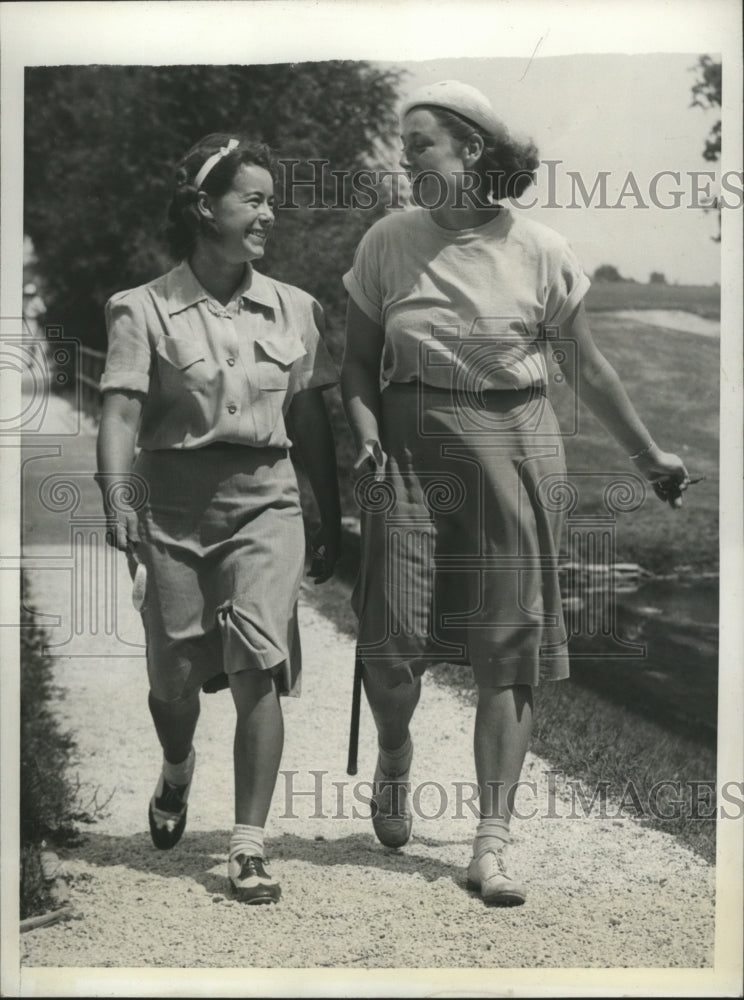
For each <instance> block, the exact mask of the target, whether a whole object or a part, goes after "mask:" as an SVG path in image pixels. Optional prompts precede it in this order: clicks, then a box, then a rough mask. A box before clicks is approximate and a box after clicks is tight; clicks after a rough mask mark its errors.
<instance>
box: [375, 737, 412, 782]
mask: <svg viewBox="0 0 744 1000" xmlns="http://www.w3.org/2000/svg"><path fill="white" fill-rule="evenodd" d="M377 746H378V749H379V751H380V767H381V769H382V773H383V774H384V775H385V776H386V777H388V778H397V777H399V776H400V775H401V774H406V772H407V771H409V770H410V767H411V759H412V758H413V743H412V742H411V737H410V736H407V737H406V742H405V743H404V744H403V746H401V747H398V749H397V750H388V749H387V748H386V747H384V746H382V744H381V743H380V742H379V740H378V743H377Z"/></svg>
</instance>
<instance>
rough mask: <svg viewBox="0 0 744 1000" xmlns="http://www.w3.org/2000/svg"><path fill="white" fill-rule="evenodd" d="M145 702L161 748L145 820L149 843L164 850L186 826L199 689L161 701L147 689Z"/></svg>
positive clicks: (176, 839)
mask: <svg viewBox="0 0 744 1000" xmlns="http://www.w3.org/2000/svg"><path fill="white" fill-rule="evenodd" d="M148 704H149V706H150V714H151V715H152V720H153V722H154V723H155V731H156V732H157V734H158V739H159V741H160V745H161V747H162V748H163V767H162V770H161V772H160V776H159V777H158V782H157V785H156V786H155V792H154V793H153V796H152V798H151V799H150V805H149V808H148V821H149V824H150V835H151V837H152V842H153V844H154V845H155V846H156V847H157V848H159V849H160V850H162V851H167V850H170V848H171V847H174V846H175V845H176V844H177V843H178V841H179V840H180V839H181V836H182V835H183V831H184V830H185V828H186V813H187V810H188V800H189V791H190V789H191V779H192V776H193V773H194V751H193V739H194V732H195V730H196V723H197V722H198V720H199V692H198V690H197V691H193V692H191V694H188V695H186V696H185V697H183V698H178V699H176V700H175V701H161V700H160V699H159V698H156V697H155V695H154V694H153V693H152V692H150V695H149V698H148Z"/></svg>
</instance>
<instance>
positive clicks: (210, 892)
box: [21, 549, 714, 995]
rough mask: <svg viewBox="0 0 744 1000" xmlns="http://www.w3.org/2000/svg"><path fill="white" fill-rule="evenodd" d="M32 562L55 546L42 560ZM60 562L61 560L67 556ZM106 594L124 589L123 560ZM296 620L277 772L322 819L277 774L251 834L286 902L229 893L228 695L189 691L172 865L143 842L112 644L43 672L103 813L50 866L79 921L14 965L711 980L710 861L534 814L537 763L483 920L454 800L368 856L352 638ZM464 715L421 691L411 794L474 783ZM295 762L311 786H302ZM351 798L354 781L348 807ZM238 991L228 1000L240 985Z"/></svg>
mask: <svg viewBox="0 0 744 1000" xmlns="http://www.w3.org/2000/svg"><path fill="white" fill-rule="evenodd" d="M39 555H40V553H38V552H37V553H35V552H34V551H33V550H31V551H29V552H27V557H28V560H29V564H30V565H33V564H34V563H35V564H36V568H35V569H33V570H32V572H31V579H32V584H33V593H34V600H35V603H36V605H37V607H38V608H39V609H40V610H43V611H44V612H45V613H47V614H59V615H60V616H61V632H60V634H61V635H63V636H64V634H65V633H64V624H65V621H69V619H70V610H69V605H70V600H71V595H70V590H69V588H65V587H61V586H60V574H59V568H58V569H57V571H56V572H55V570H54V568H53V566H54V565H55V563H54V558H52V559H51V560H49V561H48V564H47V565H46V566H42V564H41V561H40V560H39V559H38V558H36V559H35V558H34V557H35V556H37V557H38V556H39ZM45 556H46V557H49V556H55V553H52V552H50V551H49V550H48V549H47V550H45ZM56 558H57V565H58V566H59V565H61V563H60V560H62V559H63V552H62V551H60V552H57V553H56ZM118 583H119V585H120V587H121V594H122V595H125V594H126V590H127V587H128V578H127V576H126V570H125V567H124V564H123V560H120V562H119V572H118ZM99 599H100V595H99ZM118 606H119V614H120V617H119V621H118V626H117V631H118V634H119V636H120V637H122V639H123V640H128V641H135V642H137V641H141V634H140V633H139V627H140V626H139V620H138V618H137V616H136V615H135V613H134V611H133V610H132V609H131V607H130V606H129V605H128V602H127V601H126V599H125V597H124V596H122V597H121V598H120V600H119V602H118ZM301 624H302V632H303V648H304V654H305V663H304V675H303V693H302V697H301V698H300V699H297V700H285V701H284V707H285V717H286V730H287V739H286V747H285V752H284V757H283V761H282V771H284V772H291V771H294V772H297V773H296V774H295V775H294V776H293V777H292V781H293V782H294V788H295V789H296V790H301V791H308V790H311V789H312V788H313V787H314V781H316V780H317V781H320V782H321V784H322V791H323V796H322V802H321V803H319V808H317V806H316V800H315V799H314V797H313V796H304V797H299V796H297V797H295V798H294V800H292V801H290V803H289V808H288V803H287V790H288V781H289V777H288V776H286V775H281V776H280V780H279V785H278V788H277V793H276V795H275V799H274V804H273V808H272V813H271V816H270V820H269V824H268V828H267V834H268V853H269V855H270V858H271V866H270V867H271V870H272V873H273V874H275V875H276V876H278V878H279V879H280V881H281V884H282V887H283V891H284V898H283V900H282V902H281V903H280V904H279V905H278V906H271V907H258V908H251V907H245V906H243V905H241V904H239V903H236V902H233V901H231V900H230V899H229V898H228V894H227V891H226V890H227V885H226V877H225V872H226V859H227V855H226V851H227V843H228V836H229V830H230V827H231V824H232V759H231V758H232V754H231V745H232V728H233V708H232V703H231V700H230V696H229V693H228V692H221V693H219V694H217V695H210V696H205V697H204V698H203V712H202V718H201V720H200V724H199V731H198V734H197V741H196V748H197V755H198V758H197V773H196V777H195V780H194V786H193V790H192V796H191V801H190V807H189V821H188V827H187V831H186V834H185V836H184V838H183V840H182V841H181V843H180V844H179V845H178V846H177V847H176V848H175V849H174V850H173V851H172V852H166V853H162V852H158V851H156V850H155V849H154V848H153V847H152V846H151V844H150V839H149V834H148V832H147V819H146V810H147V802H148V800H149V797H150V794H151V792H152V788H153V786H154V782H155V779H156V776H157V771H158V766H159V752H158V747H157V744H156V740H155V736H154V732H153V731H152V728H151V723H150V720H149V715H148V712H147V708H146V694H147V684H146V679H145V672H144V662H143V660H142V658H141V657H140V656H136V657H130V658H122V657H118V658H117V657H116V655H115V654H116V653H117V651H120V650H121V649H122V648H123V647H121V646H119V647H117V646H116V644H115V642H114V641H113V640H112V642H111V655H110V656H109V657H108V658H106V657H97V656H91V657H84V656H80V655H76V656H73V657H59V658H58V659H57V660H56V678H57V680H58V682H59V684H60V685H61V687H62V688H63V689H64V691H65V692H66V696H65V697H64V700H62V701H60V703H59V705H58V712H59V714H60V717H61V720H62V722H63V725H64V726H65V727H66V728H68V729H70V730H72V731H73V733H74V735H75V737H76V739H77V741H78V747H79V762H78V766H77V770H78V774H79V779H80V782H81V784H82V786H83V793H84V796H83V797H85V796H90V795H93V794H94V793H95V794H96V795H97V797H98V801H99V802H103V801H105V800H107V799H109V797H110V801H109V802H108V806H107V807H106V814H105V815H103V816H101V817H100V818H99V819H98V821H97V822H96V823H95V825H93V826H92V827H89V828H88V827H86V828H84V830H85V833H86V840H85V843H84V844H83V845H82V846H80V847H77V848H74V849H68V850H66V851H64V852H62V856H63V860H64V867H65V870H66V872H67V875H68V878H69V880H70V895H71V900H72V903H73V905H74V907H75V908H76V911H77V913H78V919H75V920H71V921H69V922H66V923H60V924H57V925H54V926H51V927H46V928H43V929H38V930H35V931H31V932H29V933H26V934H24V935H23V936H22V940H21V947H22V963H23V965H24V966H25V967H27V968H30V967H39V966H50V967H98V968H113V969H116V968H139V969H142V968H149V969H153V968H154V969H157V968H194V969H199V968H202V969H217V968H219V969H242V970H245V969H251V968H273V969H291V968H295V969H298V968H316V969H317V968H323V969H330V968H342V969H344V968H345V969H385V968H403V969H432V968H436V969H449V970H467V969H484V970H485V969H489V968H490V969H533V970H534V969H546V970H547V969H551V968H564V969H566V968H567V969H571V968H585V969H586V968H596V969H600V968H608V967H609V968H616V969H621V968H630V967H636V968H637V967H647V968H648V969H651V968H653V967H657V968H664V969H669V968H680V969H682V968H689V969H701V968H703V967H710V965H711V964H712V962H713V937H714V872H713V869H712V868H711V867H710V866H709V865H707V864H706V863H705V862H704V861H703V860H701V859H700V858H699V857H698V856H696V855H695V854H693V853H692V852H690V851H689V850H687V849H685V848H684V847H682V846H680V844H679V843H678V842H677V841H675V840H674V839H673V838H671V837H670V836H668V835H666V834H662V833H658V832H655V831H652V830H649V829H647V828H645V827H641V826H640V825H638V824H637V823H634V822H633V821H630V820H628V821H625V820H612V819H606V820H601V819H599V818H597V817H596V815H593V816H590V817H588V818H582V819H579V818H576V819H569V818H565V815H564V817H563V818H554V819H550V818H546V815H545V814H546V813H547V812H549V811H550V808H549V807H550V804H551V803H552V807H553V808H552V811H553V812H557V813H558V814H559V815H561V814H565V813H567V812H569V811H570V810H569V807H568V805H567V804H566V802H565V798H564V797H563V796H565V789H561V787H559V789H558V794H557V797H554V798H552V799H551V798H550V797H549V790H548V786H547V779H546V776H545V771H546V765H545V764H544V762H543V761H541V760H540V759H539V758H537V757H535V756H533V755H530V756H529V758H528V761H527V765H526V772H525V774H524V778H525V780H527V781H534V782H535V783H536V786H537V792H536V794H534V795H533V794H532V792H531V791H530V790H529V789H525V795H524V796H523V798H522V800H521V801H522V808H523V811H524V812H525V813H527V812H529V811H530V809H536V810H537V812H538V816H537V818H534V819H525V820H523V821H518V820H517V821H515V823H514V835H515V843H514V847H513V850H512V866H513V869H514V871H515V872H517V873H519V876H520V877H522V878H523V879H525V880H526V881H527V882H528V885H529V896H528V901H527V903H526V905H525V906H523V907H520V908H515V909H507V910H499V909H487V908H486V907H484V905H483V903H482V902H481V900H480V899H479V898H478V897H477V896H476V895H474V894H471V893H469V892H468V891H467V890H466V888H465V866H466V864H467V862H468V860H469V850H470V842H471V837H472V831H473V826H474V820H473V819H472V817H471V816H470V814H469V810H468V808H467V806H465V807H464V808H463V809H461V811H460V812H461V816H460V818H458V817H457V815H456V809H455V808H454V805H453V803H452V801H450V804H449V806H448V808H447V809H446V811H445V814H444V815H443V816H442V817H441V818H440V819H423V818H417V820H416V822H415V825H414V834H413V838H412V840H411V841H410V843H409V844H408V845H407V846H406V847H405V848H404V849H403V850H402V851H400V852H394V851H388V850H386V849H385V848H383V847H381V846H380V845H379V844H378V843H377V842H376V841H375V840H374V837H373V835H372V831H371V824H370V823H369V820H368V819H367V818H366V810H365V808H364V806H363V805H358V811H359V813H360V814H361V815H359V816H358V817H354V816H353V815H352V814H351V813H352V808H353V806H354V805H355V804H356V803H355V800H354V798H353V783H354V781H356V780H358V781H360V782H366V781H367V780H368V779H369V778H370V777H371V774H372V770H373V767H374V757H375V749H374V731H373V726H372V722H371V718H370V716H369V714H368V711H367V709H366V706H365V707H364V709H363V715H362V726H361V729H362V732H361V747H360V762H359V764H360V767H359V775H358V779H350V778H348V776H347V775H346V773H345V766H346V751H347V742H346V741H347V733H348V709H349V704H350V697H351V679H352V664H353V647H352V643H351V641H350V640H349V638H348V637H347V636H345V635H343V634H341V633H340V632H339V631H338V630H337V629H336V627H335V626H334V625H333V624H332V623H331V622H329V621H328V620H327V619H325V618H323V617H322V616H321V615H319V614H318V613H317V612H316V611H314V610H313V609H312V608H310V607H309V606H308V605H304V606H303V610H302V622H301ZM55 634H56V633H55V630H52V635H53V636H54V635H55ZM472 721H473V720H472V710H471V709H469V708H468V707H467V706H465V705H464V704H462V703H461V701H460V700H459V699H458V698H457V697H456V696H455V695H454V694H452V693H451V692H450V691H448V690H446V689H443V688H440V687H439V686H437V685H436V684H434V683H432V682H429V683H427V684H426V685H425V690H424V695H423V698H422V703H421V705H420V707H419V710H418V713H417V716H416V718H415V720H414V727H413V738H414V743H415V747H416V751H415V765H414V767H415V770H414V773H413V775H412V778H413V781H414V783H421V782H424V781H427V780H429V781H436V782H439V783H440V785H441V786H443V788H444V789H445V791H446V793H447V794H448V795H449V797H450V800H452V798H453V793H454V788H455V784H454V783H456V782H458V781H460V782H462V781H471V780H473V777H474V776H473V765H472V748H471V730H472ZM313 770H315V771H318V772H322V773H321V774H319V775H318V777H317V778H315V777H314V776H313V775H312V774H310V772H311V771H313ZM334 782H342V783H344V784H343V785H340V786H335V785H334ZM424 791H425V794H422V795H421V800H420V801H421V807H422V810H423V811H424V812H425V813H426V814H428V815H432V814H434V813H435V812H436V811H437V809H438V807H439V805H440V793H439V791H438V790H437V788H436V786H433V785H430V786H428V788H427V789H425V790H424ZM366 792H367V787H366V785H365V786H363V787H362V788H361V789H360V794H362V795H364V794H366ZM339 794H342V800H341V801H342V806H343V808H342V809H341V810H339V800H338V795H339ZM316 810H317V811H316ZM339 811H341V812H342V813H345V818H339V816H338V813H339ZM291 813H293V814H294V818H292V816H291V815H290V814H291ZM457 981H458V980H455V982H457ZM395 982H396V981H395V980H394V981H393V986H392V991H391V992H392V994H395V993H396V992H397V989H396V986H395ZM240 989H241V987H238V990H239V991H240ZM242 989H243V990H244V992H243V993H242V994H241V995H246V993H245V989H246V987H245V984H244V985H243V987H242ZM362 989H363V991H364V987H362ZM295 991H296V988H294V987H293V988H291V989H289V995H292V993H293V992H295ZM364 992H366V991H364ZM125 995H129V993H126V994H125ZM180 995H184V994H180ZM210 995H211V994H210ZM254 995H255V994H254ZM345 995H350V994H345ZM366 995H371V994H370V993H367V994H366ZM380 995H388V994H384V993H383V994H380Z"/></svg>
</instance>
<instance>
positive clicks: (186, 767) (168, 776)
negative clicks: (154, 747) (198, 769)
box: [163, 747, 196, 785]
mask: <svg viewBox="0 0 744 1000" xmlns="http://www.w3.org/2000/svg"><path fill="white" fill-rule="evenodd" d="M195 760H196V754H195V753H194V748H193V747H192V748H191V749H190V750H189V755H188V757H187V758H186V760H182V761H181V763H180V764H171V763H170V762H169V761H167V760H166V759H165V757H163V777H164V778H165V780H166V781H167V782H168V784H169V785H188V783H189V782H190V781H191V777H192V775H193V773H194V761H195Z"/></svg>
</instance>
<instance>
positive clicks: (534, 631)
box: [352, 383, 569, 687]
mask: <svg viewBox="0 0 744 1000" xmlns="http://www.w3.org/2000/svg"><path fill="white" fill-rule="evenodd" d="M381 407H382V410H381V437H382V443H383V448H384V450H385V452H386V453H387V455H388V463H387V469H386V475H385V478H384V481H382V482H377V481H376V480H375V477H374V474H373V473H371V472H369V473H365V474H363V475H362V476H361V477H360V479H359V480H358V481H357V484H356V494H357V501H358V503H359V506H360V509H361V527H362V537H361V553H362V555H361V566H360V572H359V577H358V580H357V584H356V587H355V590H354V594H353V598H352V604H353V606H354V609H355V611H356V613H357V615H358V618H359V638H358V652H359V655H360V656H361V657H362V659H363V660H364V662H365V666H366V667H367V669H372V670H374V672H375V674H376V675H377V676H378V677H379V678H380V679H381V680H382V681H383V683H385V684H386V685H387V686H389V687H394V686H396V685H397V684H399V683H401V682H412V681H413V679H414V677H415V676H417V675H419V674H421V673H422V672H423V670H425V669H426V668H427V667H428V666H429V665H431V664H434V663H438V662H450V663H466V664H470V665H471V667H472V669H473V673H474V675H475V679H476V682H477V683H478V684H480V685H486V686H494V687H500V686H506V685H511V684H530V685H533V686H536V685H537V684H538V683H539V682H540V680H541V679H560V678H564V677H567V676H568V672H569V669H568V655H567V644H566V630H565V626H564V621H563V612H562V605H561V595H560V588H559V583H558V557H559V547H560V541H561V534H562V530H563V520H564V512H563V511H564V507H565V504H564V503H563V500H564V499H565V498H564V496H562V487H563V484H564V483H565V476H566V469H565V458H564V451H563V444H562V440H561V435H560V428H559V426H558V423H557V420H556V418H555V414H554V413H553V409H552V407H551V405H550V403H549V401H548V399H547V398H546V396H545V395H544V394H543V391H542V389H541V388H538V389H536V390H504V391H494V392H485V393H482V394H479V395H475V396H471V395H467V396H464V397H463V396H462V395H458V394H457V393H454V392H451V391H450V390H446V389H434V388H431V387H428V386H425V385H423V384H422V383H405V384H399V383H393V384H391V385H389V386H388V387H387V388H386V389H385V391H384V392H383V393H382V402H381Z"/></svg>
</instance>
